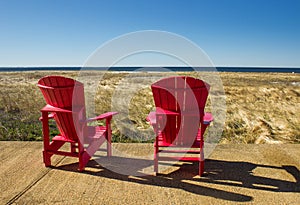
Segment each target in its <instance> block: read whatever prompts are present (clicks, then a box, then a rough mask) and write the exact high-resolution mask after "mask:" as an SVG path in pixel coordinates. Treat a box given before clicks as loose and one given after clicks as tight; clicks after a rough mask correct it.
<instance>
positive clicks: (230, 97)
mask: <svg viewBox="0 0 300 205" xmlns="http://www.w3.org/2000/svg"><path fill="white" fill-rule="evenodd" d="M46 75H62V76H67V77H71V78H74V79H77V78H78V76H79V73H78V72H76V71H28V72H1V73H0V140H22V141H26V140H41V139H42V127H41V123H40V121H39V117H40V109H41V108H42V107H43V106H44V105H45V102H44V99H43V97H42V94H41V92H40V90H39V89H38V87H37V86H36V84H37V81H38V80H39V79H40V78H41V77H43V76H46ZM80 75H81V76H80V77H79V80H80V79H81V78H82V79H89V78H90V79H99V81H95V82H97V83H94V82H93V81H91V82H90V83H89V82H88V83H87V86H86V87H85V92H86V93H85V94H86V102H87V103H89V102H94V103H95V107H94V108H93V109H91V110H89V109H90V108H89V107H88V113H89V114H90V115H93V114H101V113H103V112H107V111H111V110H113V111H119V112H120V114H119V116H118V117H117V118H116V119H115V120H114V122H113V140H114V141H115V142H140V141H143V142H150V141H152V140H153V134H154V133H153V131H152V128H151V127H150V126H149V124H148V123H147V122H146V117H147V114H148V113H149V112H150V111H151V110H153V109H154V102H153V97H152V93H151V89H150V86H149V84H147V83H146V82H148V80H149V79H152V80H155V79H157V78H160V77H163V76H168V75H174V73H159V74H157V73H146V72H143V73H126V72H124V73H118V72H106V73H104V72H96V71H91V72H86V73H84V74H82V73H80ZM176 75H190V76H195V75H196V74H195V73H193V72H187V73H176ZM203 75H205V74H203ZM82 76H83V77H82ZM218 76H219V77H220V79H221V81H222V83H223V88H224V94H225V95H224V97H225V98H226V106H224V107H222V106H223V105H220V109H223V111H224V110H225V111H226V120H225V124H224V129H223V132H222V136H221V138H220V139H219V142H220V143H256V144H263V143H270V144H274V143H275V144H277V143H300V126H299V125H300V115H299V113H300V106H299V105H300V75H299V74H296V73H230V72H222V73H219V74H218ZM141 79H144V80H141ZM91 88H95V89H96V90H95V93H96V95H95V96H94V95H93V93H91V92H90V90H91ZM125 90H126V91H127V92H124V91H125ZM128 93H131V95H130V96H126V95H128ZM218 95H219V94H218V93H217V92H214V91H213V90H212V91H211V93H210V98H213V97H215V96H218ZM128 100H129V101H128ZM124 105H126V106H124ZM210 109H211V104H210V99H209V100H208V106H207V110H208V111H210ZM217 115H218V114H217ZM215 117H216V121H215V122H214V125H213V126H215V127H218V126H220V124H218V123H221V122H219V121H218V116H215ZM50 130H51V132H52V134H53V135H54V134H56V133H57V131H56V129H55V124H54V123H53V122H52V124H51V129H50ZM137 131H141V132H142V133H143V136H140V135H139V133H140V132H137Z"/></svg>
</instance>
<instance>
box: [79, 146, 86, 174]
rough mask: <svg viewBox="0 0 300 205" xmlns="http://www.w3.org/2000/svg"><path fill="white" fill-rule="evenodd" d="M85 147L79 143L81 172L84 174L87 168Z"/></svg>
mask: <svg viewBox="0 0 300 205" xmlns="http://www.w3.org/2000/svg"><path fill="white" fill-rule="evenodd" d="M84 153H85V151H84V146H83V144H81V143H80V142H78V158H79V159H78V160H79V171H80V172H82V171H84V167H85V164H86V163H85V159H84Z"/></svg>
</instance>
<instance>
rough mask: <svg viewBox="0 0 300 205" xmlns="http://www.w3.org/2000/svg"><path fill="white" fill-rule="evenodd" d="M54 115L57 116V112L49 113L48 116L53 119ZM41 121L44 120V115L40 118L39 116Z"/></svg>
mask: <svg viewBox="0 0 300 205" xmlns="http://www.w3.org/2000/svg"><path fill="white" fill-rule="evenodd" d="M54 116H55V113H50V114H49V115H48V118H49V119H53V118H54ZM39 121H43V117H40V118H39Z"/></svg>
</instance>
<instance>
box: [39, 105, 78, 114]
mask: <svg viewBox="0 0 300 205" xmlns="http://www.w3.org/2000/svg"><path fill="white" fill-rule="evenodd" d="M41 111H42V112H66V113H72V110H67V109H63V108H58V107H53V106H51V105H46V106H45V107H43V108H42V109H41Z"/></svg>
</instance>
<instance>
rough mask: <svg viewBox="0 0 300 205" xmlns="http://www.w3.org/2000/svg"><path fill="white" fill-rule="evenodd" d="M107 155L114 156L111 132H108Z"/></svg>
mask: <svg viewBox="0 0 300 205" xmlns="http://www.w3.org/2000/svg"><path fill="white" fill-rule="evenodd" d="M107 156H108V157H111V156H112V151H111V132H110V133H107Z"/></svg>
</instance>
